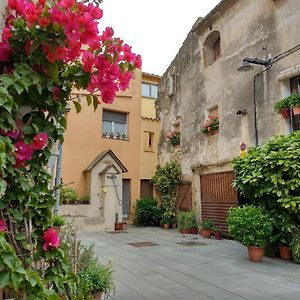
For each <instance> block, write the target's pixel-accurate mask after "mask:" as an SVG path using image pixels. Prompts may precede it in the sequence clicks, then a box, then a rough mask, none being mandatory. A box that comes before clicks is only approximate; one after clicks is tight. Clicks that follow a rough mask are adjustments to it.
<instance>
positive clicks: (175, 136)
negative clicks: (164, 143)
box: [167, 130, 180, 147]
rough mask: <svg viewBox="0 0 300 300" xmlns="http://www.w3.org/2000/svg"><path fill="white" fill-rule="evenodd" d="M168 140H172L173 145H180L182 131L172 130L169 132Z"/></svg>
mask: <svg viewBox="0 0 300 300" xmlns="http://www.w3.org/2000/svg"><path fill="white" fill-rule="evenodd" d="M167 140H169V141H171V144H172V146H173V147H176V146H179V145H180V132H178V131H175V130H171V131H169V132H168V133H167Z"/></svg>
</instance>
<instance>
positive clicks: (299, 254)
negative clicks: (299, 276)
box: [291, 230, 300, 264]
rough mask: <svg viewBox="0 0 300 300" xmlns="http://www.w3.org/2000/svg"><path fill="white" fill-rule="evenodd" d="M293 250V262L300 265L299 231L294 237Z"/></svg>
mask: <svg viewBox="0 0 300 300" xmlns="http://www.w3.org/2000/svg"><path fill="white" fill-rule="evenodd" d="M291 250H292V255H293V260H294V262H295V263H297V264H300V231H299V230H298V231H297V232H296V233H294V234H293V236H292V242H291Z"/></svg>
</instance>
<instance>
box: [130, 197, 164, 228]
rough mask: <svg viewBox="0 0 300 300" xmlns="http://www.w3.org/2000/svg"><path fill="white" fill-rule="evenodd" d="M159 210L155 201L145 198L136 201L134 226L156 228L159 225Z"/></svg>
mask: <svg viewBox="0 0 300 300" xmlns="http://www.w3.org/2000/svg"><path fill="white" fill-rule="evenodd" d="M160 219H161V210H160V208H159V207H158V203H157V200H156V199H153V198H149V197H145V198H141V199H139V200H137V201H136V203H135V216H134V224H136V225H138V226H156V225H159V224H160Z"/></svg>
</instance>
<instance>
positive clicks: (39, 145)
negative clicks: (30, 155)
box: [32, 132, 48, 150]
mask: <svg viewBox="0 0 300 300" xmlns="http://www.w3.org/2000/svg"><path fill="white" fill-rule="evenodd" d="M47 144H48V134H47V133H46V132H39V133H38V134H37V135H36V136H35V137H34V138H33V142H32V147H33V149H34V150H43V149H44V148H45V147H46V146H47Z"/></svg>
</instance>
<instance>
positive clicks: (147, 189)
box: [140, 179, 153, 198]
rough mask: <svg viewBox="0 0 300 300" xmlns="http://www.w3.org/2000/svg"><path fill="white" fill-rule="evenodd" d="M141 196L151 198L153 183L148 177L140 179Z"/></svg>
mask: <svg viewBox="0 0 300 300" xmlns="http://www.w3.org/2000/svg"><path fill="white" fill-rule="evenodd" d="M140 196H141V198H145V197H150V198H153V185H152V183H151V182H150V180H149V179H141V192H140Z"/></svg>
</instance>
